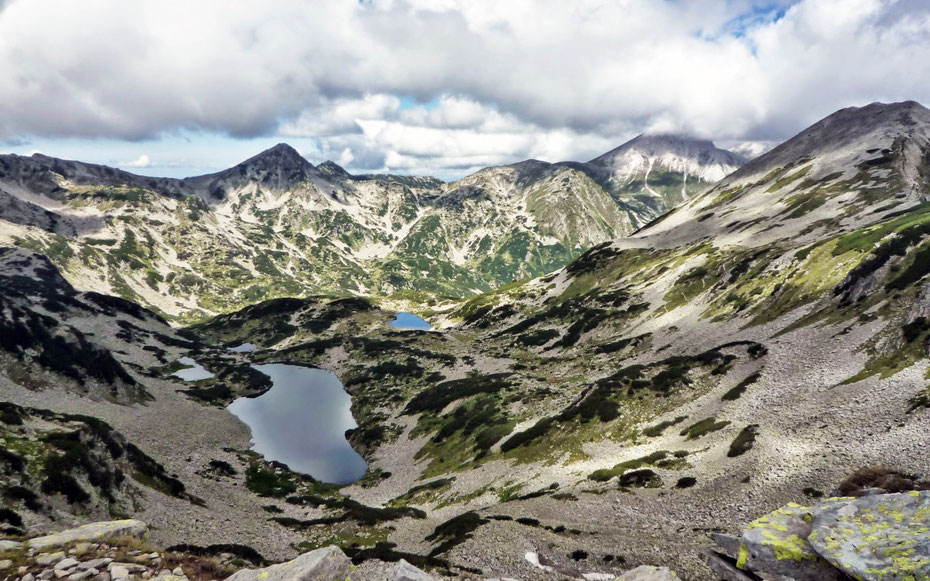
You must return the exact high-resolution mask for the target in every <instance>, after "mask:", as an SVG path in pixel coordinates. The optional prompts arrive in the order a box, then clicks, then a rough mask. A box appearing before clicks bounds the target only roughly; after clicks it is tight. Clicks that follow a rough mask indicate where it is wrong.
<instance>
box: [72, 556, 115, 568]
mask: <svg viewBox="0 0 930 581" xmlns="http://www.w3.org/2000/svg"><path fill="white" fill-rule="evenodd" d="M112 562H113V559H109V558H107V557H104V558H102V559H92V560H90V561H85V562H83V563H81V564H80V565H78V569H101V568H103V567H106V566H107V565H109V564H110V563H112Z"/></svg>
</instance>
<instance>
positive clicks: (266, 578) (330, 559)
mask: <svg viewBox="0 0 930 581" xmlns="http://www.w3.org/2000/svg"><path fill="white" fill-rule="evenodd" d="M351 573H352V561H350V560H349V558H348V557H346V555H345V553H343V552H342V551H340V550H339V548H338V547H324V548H322V549H317V550H315V551H310V552H309V553H304V554H303V555H301V556H299V557H297V558H296V559H294V560H293V561H288V562H287V563H281V564H279V565H272V566H270V567H265V568H264V569H242V570H241V571H237V572H236V573H234V574H233V575H232V576H231V577H229V579H228V580H227V581H347V580H348V579H351Z"/></svg>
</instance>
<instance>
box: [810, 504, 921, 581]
mask: <svg viewBox="0 0 930 581" xmlns="http://www.w3.org/2000/svg"><path fill="white" fill-rule="evenodd" d="M812 517H813V520H812V523H811V525H812V531H811V534H810V536H809V537H808V540H809V541H810V544H811V546H812V547H813V548H814V549H816V551H817V552H818V553H820V554H821V555H823V557H824V558H825V559H826V560H827V561H829V562H830V563H832V564H833V565H835V566H836V567H838V568H839V569H842V570H843V571H845V572H846V573H848V574H849V575H851V576H853V577H854V578H856V579H863V580H868V581H873V580H874V581H916V580H918V579H930V491H921V492H917V491H914V492H905V493H900V494H883V495H879V496H863V497H860V498H832V499H829V500H826V501H824V502H822V503H820V504H818V505H817V506H816V507H814V509H813V511H812Z"/></svg>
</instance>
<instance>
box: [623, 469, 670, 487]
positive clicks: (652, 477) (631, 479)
mask: <svg viewBox="0 0 930 581" xmlns="http://www.w3.org/2000/svg"><path fill="white" fill-rule="evenodd" d="M618 484H619V486H620V488H658V487H659V486H662V479H661V478H659V475H658V474H656V473H655V472H653V471H652V470H649V469H647V468H645V469H643V470H633V471H632V472H627V473H626V474H623V475H622V476H620V480H619V482H618Z"/></svg>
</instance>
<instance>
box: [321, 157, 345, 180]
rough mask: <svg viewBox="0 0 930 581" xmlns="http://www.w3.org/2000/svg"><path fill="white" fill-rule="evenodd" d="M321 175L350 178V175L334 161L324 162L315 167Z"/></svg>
mask: <svg viewBox="0 0 930 581" xmlns="http://www.w3.org/2000/svg"><path fill="white" fill-rule="evenodd" d="M316 168H317V169H318V170H320V172H321V173H324V174H326V175H331V176H338V177H350V176H351V174H350V173H349V172H347V171H346V170H345V168H344V167H342V166H341V165H339V164H338V163H336V162H335V161H324V162H323V163H321V164H320V165H318V166H316Z"/></svg>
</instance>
